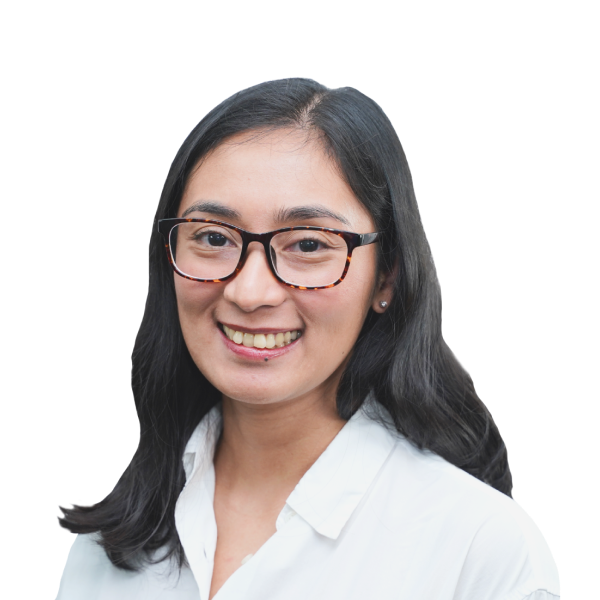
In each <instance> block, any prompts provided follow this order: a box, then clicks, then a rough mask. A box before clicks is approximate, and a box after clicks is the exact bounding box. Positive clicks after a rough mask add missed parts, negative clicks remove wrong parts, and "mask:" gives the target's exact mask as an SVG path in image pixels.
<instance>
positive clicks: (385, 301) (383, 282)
mask: <svg viewBox="0 0 600 600" xmlns="http://www.w3.org/2000/svg"><path fill="white" fill-rule="evenodd" d="M397 275H398V263H396V264H395V265H394V268H393V269H392V270H391V271H386V272H383V273H380V274H379V277H378V280H377V285H376V287H375V293H374V294H373V301H372V303H371V308H372V309H373V310H374V311H375V312H376V313H380V314H381V313H384V312H385V311H386V310H387V309H388V308H389V306H390V304H391V302H392V296H393V292H394V281H396V277H397Z"/></svg>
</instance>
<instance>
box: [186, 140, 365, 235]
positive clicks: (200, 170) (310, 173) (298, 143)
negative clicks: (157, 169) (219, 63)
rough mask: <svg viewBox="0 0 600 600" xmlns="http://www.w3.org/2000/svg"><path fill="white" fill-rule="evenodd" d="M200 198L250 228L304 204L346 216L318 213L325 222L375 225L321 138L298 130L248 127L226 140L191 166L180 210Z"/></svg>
mask: <svg viewBox="0 0 600 600" xmlns="http://www.w3.org/2000/svg"><path fill="white" fill-rule="evenodd" d="M198 204H204V206H207V205H210V204H220V205H223V206H224V207H226V208H229V209H231V210H232V211H234V212H235V213H237V214H238V215H239V216H238V217H235V218H233V219H225V220H236V221H237V222H236V224H238V225H240V226H242V227H244V228H248V229H250V230H251V231H267V230H269V229H274V228H277V227H278V226H282V223H281V219H282V215H284V214H286V211H287V212H289V211H290V209H294V208H299V207H313V208H314V207H317V208H318V207H321V208H323V209H325V210H324V211H321V213H322V215H326V214H327V212H328V211H329V213H331V214H335V215H338V216H339V217H342V220H338V221H339V222H335V221H336V219H335V218H333V217H331V216H321V217H319V218H317V219H316V221H319V223H318V224H323V225H324V226H329V227H337V228H339V229H350V230H358V229H361V230H362V231H364V232H366V231H371V230H372V227H373V223H372V219H371V217H370V215H369V213H368V212H367V210H366V209H365V208H364V206H363V205H362V203H361V202H360V201H359V200H358V199H357V198H356V196H355V195H354V193H353V192H352V190H351V188H350V186H349V185H348V184H347V183H346V181H345V180H344V179H343V177H342V176H341V174H340V172H339V169H338V166H337V164H336V163H335V161H334V160H332V159H331V158H330V157H329V156H328V155H327V153H326V152H325V150H324V148H323V146H322V144H321V143H320V142H319V140H318V139H316V138H315V137H314V136H307V134H306V132H302V131H298V130H277V131H274V132H269V133H260V132H259V133H257V132H249V133H248V132H246V133H244V134H240V135H237V136H234V137H233V138H230V139H229V140H227V141H225V142H224V143H222V144H221V145H220V146H218V147H217V148H216V149H215V150H214V151H213V152H211V153H210V154H209V155H208V156H207V157H205V158H204V160H203V161H202V162H201V163H200V165H199V166H198V167H197V168H196V169H195V170H194V171H193V172H192V174H191V176H190V178H189V179H188V182H187V185H186V188H185V192H184V194H183V198H182V200H181V204H180V207H179V211H178V215H179V216H181V215H182V214H183V213H184V212H186V211H189V210H190V208H193V207H194V205H198ZM200 212H206V211H200ZM309 212H311V211H309ZM316 212H317V213H318V212H319V211H318V210H317V211H316ZM188 214H189V216H191V217H193V216H194V214H192V213H188ZM207 214H208V213H207ZM291 214H296V215H298V214H300V213H299V212H298V211H295V212H294V211H292V212H291ZM311 214H315V211H312V212H311ZM313 220H314V219H313ZM286 224H289V223H286Z"/></svg>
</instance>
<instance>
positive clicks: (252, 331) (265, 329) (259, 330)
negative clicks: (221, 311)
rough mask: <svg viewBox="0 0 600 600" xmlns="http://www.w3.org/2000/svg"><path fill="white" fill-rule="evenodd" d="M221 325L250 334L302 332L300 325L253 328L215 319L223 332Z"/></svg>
mask: <svg viewBox="0 0 600 600" xmlns="http://www.w3.org/2000/svg"><path fill="white" fill-rule="evenodd" d="M223 325H226V326H227V327H229V329H233V330H234V331H240V332H241V333H250V334H252V335H256V334H257V333H264V334H268V333H272V334H273V335H276V334H278V333H286V332H288V331H301V332H303V329H302V327H292V328H288V329H286V328H274V327H263V328H253V327H242V326H241V325H233V324H231V323H221V322H220V321H217V326H218V327H219V329H220V330H221V331H223V332H225V330H224V329H223Z"/></svg>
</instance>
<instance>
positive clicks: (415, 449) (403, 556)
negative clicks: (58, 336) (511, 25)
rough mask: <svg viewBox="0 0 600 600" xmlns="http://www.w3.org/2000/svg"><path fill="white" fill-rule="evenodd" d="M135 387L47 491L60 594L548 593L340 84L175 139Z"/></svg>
mask: <svg viewBox="0 0 600 600" xmlns="http://www.w3.org/2000/svg"><path fill="white" fill-rule="evenodd" d="M262 232H266V233H262ZM165 250H166V251H165ZM132 386H133V391H134V396H135V402H136V408H137V412H138V415H139V419H140V443H139V447H138V449H137V451H136V453H135V455H134V457H133V459H132V461H131V464H130V465H129V467H128V468H127V470H126V471H125V473H124V474H123V476H122V477H121V479H120V480H119V482H118V483H117V485H116V487H115V489H114V490H113V492H112V493H111V494H109V496H107V498H105V499H104V500H103V501H102V502H99V503H98V504H96V505H94V506H91V507H79V506H75V507H74V508H72V509H63V512H64V518H62V519H61V520H60V522H61V525H62V526H63V527H66V528H68V529H69V530H70V531H72V532H75V533H79V534H83V535H79V536H78V538H77V540H76V542H75V544H74V546H73V549H72V550H71V553H70V555H69V559H68V562H67V566H66V568H65V573H64V574H63V579H62V583H61V590H60V592H59V598H61V599H69V600H70V599H72V598H86V599H89V598H111V599H113V600H114V599H118V598H128V599H132V598H155V597H156V598H159V597H160V598H163V597H164V598H167V597H168V598H182V599H183V598H185V599H192V598H193V599H198V598H201V599H202V600H208V599H210V598H213V597H214V598H216V599H217V600H228V599H233V598H245V599H246V598H247V599H254V598H261V599H263V598H269V599H271V598H273V599H275V598H282V599H286V600H290V599H293V598H327V599H328V600H336V599H338V598H339V599H341V598H344V599H350V598H370V597H376V598H383V599H385V598H390V599H391V598H394V599H404V598H406V599H410V600H416V599H419V598H423V599H427V600H438V599H440V600H441V599H477V600H482V599H485V598H489V599H496V598H498V599H500V598H511V599H514V600H522V599H525V598H527V599H529V600H534V599H535V600H542V599H544V600H548V599H554V598H556V597H558V593H559V592H558V580H557V575H556V570H555V567H554V563H553V561H552V557H551V555H550V552H549V550H548V548H547V546H546V544H545V542H544V540H543V538H542V536H541V534H540V533H539V531H538V530H537V529H536V527H535V525H534V524H533V523H532V522H531V521H530V520H529V519H528V517H527V516H526V515H525V514H524V513H523V512H522V510H521V509H520V508H519V507H518V506H517V505H516V504H515V503H514V502H513V501H512V500H511V497H510V494H511V488H512V482H511V475H510V470H509V467H508V462H507V455H506V449H505V446H504V443H503V442H502V439H501V437H500V434H499V432H498V430H497V428H496V426H495V424H494V422H493V420H492V417H491V415H490V414H489V412H488V411H487V409H486V408H485V406H484V405H483V403H482V402H481V400H480V399H479V398H478V397H477V395H476V393H475V390H474V388H473V384H472V382H471V379H470V378H469V376H468V374H467V373H466V372H465V371H464V369H463V368H462V367H461V366H460V364H459V363H458V361H457V360H456V358H455V357H454V355H453V354H452V353H451V351H450V350H449V348H448V347H447V346H446V344H445V342H444V340H443V338H442V335H441V300H440V291H439V286H438V282H437V279H436V275H435V270H434V266H433V262H432V259H431V255H430V251H429V247H428V244H427V241H426V238H425V234H424V232H423V228H422V226H421V222H420V218H419V213H418V209H417V204H416V201H415V197H414V192H413V188H412V182H411V176H410V172H409V169H408V165H407V163H406V159H405V157H404V153H403V150H402V147H401V145H400V142H399V140H398V138H397V136H396V134H395V132H394V130H393V128H392V126H391V124H390V122H389V121H388V119H387V118H386V116H385V115H384V113H383V112H382V111H381V109H380V108H379V107H378V106H377V105H376V104H375V103H374V102H373V101H371V100H370V99H369V98H367V97H365V96H364V95H362V94H361V93H360V92H358V91H356V90H354V89H351V88H342V89H338V90H329V89H327V88H325V87H324V86H322V85H319V84H318V83H315V82H314V81H310V80H305V79H288V80H281V81H274V82H268V83H264V84H261V85H258V86H255V87H253V88H250V89H247V90H244V91H242V92H240V93H238V94H236V95H234V96H232V97H231V98H229V99H228V100H226V101H225V102H223V103H222V104H221V105H219V106H218V107H217V108H215V109H214V110H213V111H211V112H210V113H209V114H208V115H207V116H206V117H205V118H204V119H203V120H202V121H201V122H200V124H199V125H198V126H197V127H196V128H195V129H194V130H193V131H192V133H191V134H190V135H189V136H188V138H187V140H186V141H185V142H184V144H183V146H182V147H181V149H180V150H179V152H178V154H177V156H176V157H175V160H174V162H173V165H172V166H171V170H170V172H169V175H168V177H167V181H166V183H165V187H164V190H163V193H162V196H161V200H160V203H159V206H158V210H157V213H156V223H155V229H154V232H153V234H152V239H151V244H150V287H149V292H148V300H147V303H146V311H145V314H144V318H143V321H142V325H141V327H140V331H139V334H138V337H137V340H136V344H135V348H134V352H133V372H132Z"/></svg>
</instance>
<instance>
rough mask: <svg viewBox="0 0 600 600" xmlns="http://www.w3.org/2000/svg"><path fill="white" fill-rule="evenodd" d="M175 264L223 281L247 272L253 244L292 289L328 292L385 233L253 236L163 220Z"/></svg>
mask: <svg viewBox="0 0 600 600" xmlns="http://www.w3.org/2000/svg"><path fill="white" fill-rule="evenodd" d="M158 231H159V232H160V233H161V234H162V236H163V237H164V239H165V248H166V250H167V256H168V258H169V262H170V263H171V265H172V266H173V269H174V270H175V272H176V273H177V274H178V275H181V277H185V278H186V279H191V280H192V281H202V282H213V283H219V282H221V281H226V280H227V279H230V278H231V277H233V276H234V275H236V274H237V273H238V272H239V271H240V270H241V268H242V266H243V262H244V257H245V256H246V251H247V249H248V245H249V244H250V243H251V242H258V243H259V244H262V245H263V247H264V249H265V254H266V256H267V261H268V263H269V266H270V267H271V271H272V272H273V274H274V275H275V277H276V278H277V279H278V280H279V281H281V283H284V284H285V285H288V286H290V287H292V288H297V289H301V290H322V289H325V288H330V287H333V286H334V285H338V284H339V283H341V282H342V281H343V280H344V277H346V274H347V273H348V269H349V268H350V260H351V258H352V251H353V250H354V249H355V248H357V247H358V246H366V245H367V244H372V243H373V242H376V241H377V240H378V239H379V236H380V234H379V233H351V232H349V231H339V230H337V229H329V228H327V227H311V226H297V227H284V228H283V229H277V230H275V231H269V232H267V233H250V232H249V231H245V230H244V229H240V228H239V227H235V226H234V225H230V224H229V223H223V222H221V221H213V220H212V219H161V220H160V221H159V222H158Z"/></svg>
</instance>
